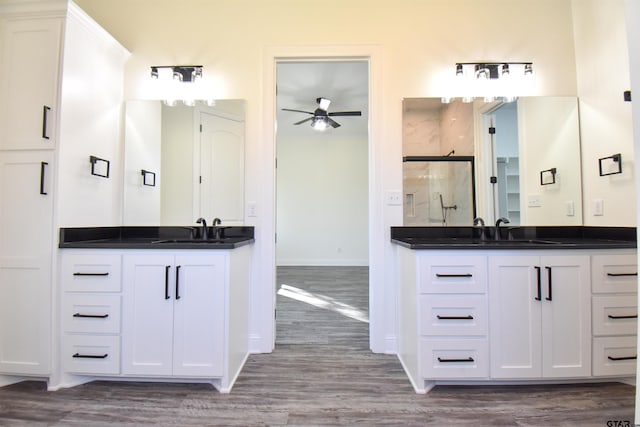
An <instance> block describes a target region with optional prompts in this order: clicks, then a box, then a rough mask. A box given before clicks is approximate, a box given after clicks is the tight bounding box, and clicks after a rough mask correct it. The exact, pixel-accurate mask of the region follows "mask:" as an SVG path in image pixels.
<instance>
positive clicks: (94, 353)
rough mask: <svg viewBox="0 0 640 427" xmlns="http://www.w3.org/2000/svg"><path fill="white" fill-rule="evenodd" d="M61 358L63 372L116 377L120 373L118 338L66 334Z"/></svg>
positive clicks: (112, 336)
mask: <svg viewBox="0 0 640 427" xmlns="http://www.w3.org/2000/svg"><path fill="white" fill-rule="evenodd" d="M61 357H62V369H63V370H64V371H65V372H69V373H75V374H90V375H100V374H102V375H117V374H119V373H120V337H119V336H114V335H99V336H96V335H71V334H66V335H65V336H64V338H63V344H62V356H61Z"/></svg>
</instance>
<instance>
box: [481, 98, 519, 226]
mask: <svg viewBox="0 0 640 427" xmlns="http://www.w3.org/2000/svg"><path fill="white" fill-rule="evenodd" d="M484 123H485V126H486V132H487V138H488V139H489V140H490V141H491V151H492V155H491V159H492V168H493V170H492V173H491V176H492V177H495V178H496V180H495V181H496V182H495V183H493V184H492V188H493V192H492V194H491V197H492V200H491V201H490V205H492V206H493V212H494V215H493V218H491V220H492V222H495V221H496V220H497V219H498V218H500V217H504V218H508V219H509V221H510V223H511V224H512V225H519V224H520V156H519V149H518V107H517V103H515V102H512V103H504V104H500V105H499V106H498V107H497V108H495V109H493V110H491V111H490V112H488V113H486V114H485V120H484Z"/></svg>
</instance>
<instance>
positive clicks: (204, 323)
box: [173, 255, 226, 377]
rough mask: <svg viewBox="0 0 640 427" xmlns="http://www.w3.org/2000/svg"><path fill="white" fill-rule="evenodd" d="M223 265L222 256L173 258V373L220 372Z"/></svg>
mask: <svg viewBox="0 0 640 427" xmlns="http://www.w3.org/2000/svg"><path fill="white" fill-rule="evenodd" d="M224 266H225V262H224V256H223V255H185V256H177V257H176V272H177V273H176V274H177V277H176V283H177V285H176V288H175V309H174V314H175V321H174V338H173V347H174V350H173V375H177V376H203V377H221V376H222V374H223V368H224V330H225V328H224V321H225V301H224V298H225V294H224V284H225V276H226V273H225V269H224Z"/></svg>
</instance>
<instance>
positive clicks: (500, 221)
mask: <svg viewBox="0 0 640 427" xmlns="http://www.w3.org/2000/svg"><path fill="white" fill-rule="evenodd" d="M509 222H510V221H509V218H505V217H503V216H501V217H500V218H498V220H497V221H496V232H495V234H494V237H495V239H496V240H500V224H509Z"/></svg>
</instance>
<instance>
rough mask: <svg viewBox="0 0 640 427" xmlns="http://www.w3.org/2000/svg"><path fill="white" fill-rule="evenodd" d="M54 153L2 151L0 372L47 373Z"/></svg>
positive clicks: (0, 178) (0, 175)
mask: <svg viewBox="0 0 640 427" xmlns="http://www.w3.org/2000/svg"><path fill="white" fill-rule="evenodd" d="M52 154H53V153H52V152H50V151H33V152H4V153H0V295H2V298H0V372H3V373H15V374H32V375H33V374H46V373H48V371H49V350H50V327H49V324H50V312H51V311H50V310H51V277H50V276H51V256H52V241H51V240H52V234H53V230H52V221H53V216H52V215H53V204H52V195H51V194H50V187H51V185H50V183H51V177H52V176H53V173H52V172H53V171H52V170H51V169H50V168H51V167H52V158H53V155H52Z"/></svg>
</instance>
